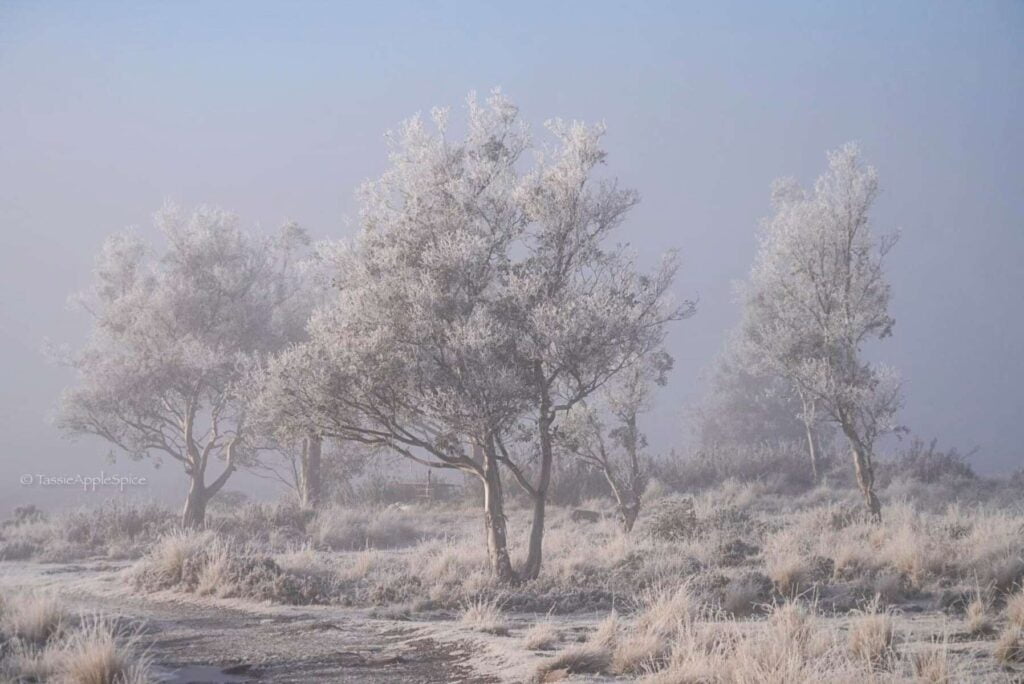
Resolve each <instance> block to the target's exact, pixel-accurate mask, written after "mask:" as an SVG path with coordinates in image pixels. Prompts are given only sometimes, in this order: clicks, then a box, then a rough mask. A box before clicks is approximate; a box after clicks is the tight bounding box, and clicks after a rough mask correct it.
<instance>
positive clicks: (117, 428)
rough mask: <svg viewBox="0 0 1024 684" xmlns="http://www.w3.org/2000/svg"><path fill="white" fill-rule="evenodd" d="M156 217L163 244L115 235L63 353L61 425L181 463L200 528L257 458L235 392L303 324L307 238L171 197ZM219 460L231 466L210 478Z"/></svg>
mask: <svg viewBox="0 0 1024 684" xmlns="http://www.w3.org/2000/svg"><path fill="white" fill-rule="evenodd" d="M155 222H156V225H157V227H158V228H159V229H160V230H161V232H162V234H163V237H164V239H165V242H166V245H165V247H164V248H163V249H162V250H161V251H159V252H158V251H157V250H155V249H154V248H152V247H150V246H148V245H147V244H145V243H144V242H143V241H142V240H141V239H140V238H139V237H138V236H137V235H136V234H135V233H133V232H127V233H123V234H118V235H114V236H113V237H111V238H109V239H108V240H107V241H106V243H105V245H104V247H103V250H102V252H101V253H100V256H99V258H98V260H97V264H96V269H95V283H94V285H93V287H92V289H91V290H89V291H87V292H84V293H82V295H81V296H80V297H79V298H78V300H79V301H80V302H81V304H82V305H83V306H84V308H85V309H86V310H87V311H88V312H89V313H90V314H91V315H92V318H93V330H92V334H91V336H90V338H89V341H88V342H87V344H86V345H85V347H84V348H83V349H82V350H81V351H79V352H78V353H77V354H71V355H69V356H68V358H67V359H66V360H67V362H68V363H69V364H70V365H71V366H72V367H73V368H74V369H75V370H76V371H77V374H78V382H77V384H76V385H75V386H73V387H72V388H70V389H68V390H67V391H66V392H65V393H64V395H63V397H62V400H61V405H60V411H59V417H58V422H59V425H60V426H61V427H62V428H63V429H64V430H65V431H66V432H67V433H68V434H70V435H95V436H98V437H102V438H103V439H105V440H107V441H108V442H110V443H111V444H113V445H114V446H115V447H116V448H117V449H119V450H121V451H123V452H125V453H126V454H128V455H129V456H130V457H132V458H135V459H141V458H144V457H153V458H155V459H161V460H162V459H164V458H170V459H172V460H173V461H176V462H178V463H180V464H181V465H182V467H183V468H184V470H185V473H186V475H187V476H188V478H189V490H188V497H187V499H186V503H185V507H184V511H183V513H182V523H183V525H185V526H187V527H195V526H199V525H202V524H203V522H204V519H205V512H206V506H207V503H208V502H209V500H210V498H211V497H213V496H214V495H215V494H216V493H217V492H218V491H220V489H221V488H222V487H223V486H224V483H225V482H226V481H227V479H228V478H229V477H230V475H231V473H232V472H233V471H234V470H235V468H236V467H238V466H239V464H240V463H242V462H244V461H246V460H247V459H251V458H253V455H254V454H253V449H252V446H253V445H252V444H250V443H249V440H248V439H247V438H248V437H249V436H250V434H249V431H248V426H247V423H246V417H245V402H243V401H241V399H240V397H239V396H238V393H237V392H236V389H237V386H238V383H239V381H240V380H241V379H242V378H243V377H244V375H245V372H246V368H247V367H248V366H250V365H251V364H252V363H253V362H254V360H255V359H257V358H258V357H259V356H261V355H263V354H267V353H269V352H272V351H274V350H276V349H279V348H280V347H281V346H282V345H284V344H285V343H287V341H288V340H289V339H290V336H291V334H292V333H293V331H295V330H296V329H298V330H301V329H302V326H303V324H304V321H303V320H302V317H301V316H296V315H295V314H296V309H295V307H293V306H292V302H293V298H294V296H295V295H296V289H295V284H296V280H295V279H294V278H293V275H292V268H293V266H294V264H295V259H294V254H295V251H296V249H297V248H298V247H299V246H300V245H301V244H303V243H304V240H305V238H304V235H303V234H302V232H301V231H300V230H299V229H298V228H296V227H295V226H294V225H289V226H286V227H285V229H284V230H283V231H282V232H281V234H279V235H277V236H275V237H272V238H267V239H258V238H255V237H253V236H251V235H249V234H248V233H246V232H245V231H243V230H241V229H240V228H239V226H238V220H237V219H236V218H235V217H234V216H233V215H231V214H228V213H225V212H223V211H221V210H217V209H210V208H200V209H197V210H196V211H195V212H193V213H192V214H190V215H189V214H186V213H184V212H182V211H181V210H179V209H178V208H176V207H173V206H166V207H164V208H163V209H162V210H161V211H160V212H158V213H157V214H156V216H155ZM215 458H220V459H222V460H223V461H224V467H223V470H222V471H221V473H220V474H219V475H218V476H217V477H216V478H214V479H213V480H212V481H211V482H207V479H206V475H207V470H208V468H209V466H210V463H211V460H213V459H215Z"/></svg>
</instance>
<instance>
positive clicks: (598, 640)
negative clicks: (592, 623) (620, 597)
mask: <svg viewBox="0 0 1024 684" xmlns="http://www.w3.org/2000/svg"><path fill="white" fill-rule="evenodd" d="M620 631H621V622H620V620H619V617H618V615H617V614H616V613H611V614H610V615H609V616H608V617H607V618H605V619H604V620H602V621H601V623H600V624H599V625H598V626H597V629H596V630H595V631H594V633H593V634H591V635H590V638H588V639H587V641H586V642H585V643H583V644H580V645H577V646H571V647H570V648H567V649H565V650H564V651H562V652H561V653H559V654H558V655H556V656H555V657H554V658H552V659H551V660H548V661H547V662H545V663H542V664H541V665H540V667H538V668H537V680H539V681H542V682H547V681H557V680H558V679H561V678H563V677H565V676H566V675H571V674H600V673H602V672H608V671H609V670H610V668H611V664H612V653H613V652H614V650H615V646H616V644H617V643H618V639H619V632H620Z"/></svg>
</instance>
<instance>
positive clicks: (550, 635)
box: [523, 620, 562, 651]
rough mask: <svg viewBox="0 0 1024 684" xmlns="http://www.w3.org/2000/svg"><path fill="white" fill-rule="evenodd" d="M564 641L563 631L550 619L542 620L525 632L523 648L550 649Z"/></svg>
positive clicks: (529, 649) (534, 649)
mask: <svg viewBox="0 0 1024 684" xmlns="http://www.w3.org/2000/svg"><path fill="white" fill-rule="evenodd" d="M561 641H562V633H561V631H559V629H558V628H557V627H555V625H554V624H552V622H551V621H550V620H541V621H540V622H537V623H535V624H534V625H533V626H532V627H530V628H529V629H528V630H526V633H525V634H523V648H525V649H527V650H528V651H550V650H552V649H554V648H555V647H556V646H557V645H558V644H559V642H561Z"/></svg>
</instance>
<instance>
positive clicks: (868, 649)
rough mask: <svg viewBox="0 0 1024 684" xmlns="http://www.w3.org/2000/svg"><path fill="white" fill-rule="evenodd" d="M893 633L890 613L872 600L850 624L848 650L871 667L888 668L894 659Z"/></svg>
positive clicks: (894, 633)
mask: <svg viewBox="0 0 1024 684" xmlns="http://www.w3.org/2000/svg"><path fill="white" fill-rule="evenodd" d="M895 635H896V632H895V628H894V625H893V619H892V615H891V614H890V613H889V612H888V611H884V610H881V609H880V608H879V606H878V602H877V601H875V602H872V603H871V604H869V605H868V607H867V608H865V609H864V610H863V611H861V613H860V615H859V616H857V617H855V618H854V620H853V622H852V623H851V625H850V635H849V646H850V652H851V653H853V655H854V657H856V658H858V659H860V660H862V661H864V662H866V663H867V664H868V666H869V668H871V669H890V668H891V666H892V664H893V662H894V661H895V659H896V650H895Z"/></svg>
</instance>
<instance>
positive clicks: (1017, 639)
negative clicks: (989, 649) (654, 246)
mask: <svg viewBox="0 0 1024 684" xmlns="http://www.w3.org/2000/svg"><path fill="white" fill-rule="evenodd" d="M993 655H995V657H996V660H998V661H999V662H1000V663H1002V664H1003V665H1013V664H1019V663H1024V629H1021V628H1020V627H1017V626H1016V625H1007V626H1006V627H1005V628H1004V629H1003V631H1002V633H1001V634H1000V635H999V639H998V640H997V641H996V646H995V650H994V651H993Z"/></svg>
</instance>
